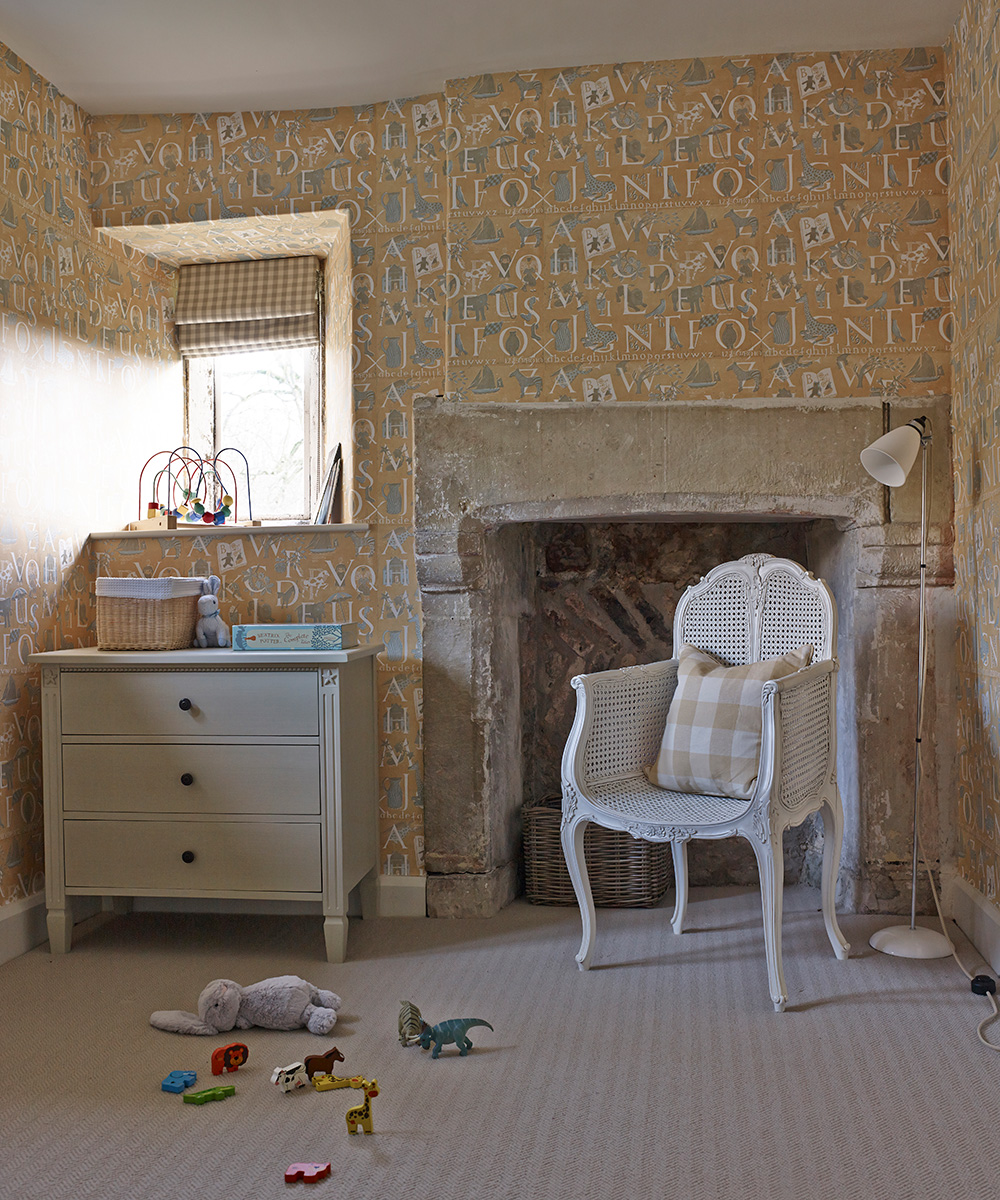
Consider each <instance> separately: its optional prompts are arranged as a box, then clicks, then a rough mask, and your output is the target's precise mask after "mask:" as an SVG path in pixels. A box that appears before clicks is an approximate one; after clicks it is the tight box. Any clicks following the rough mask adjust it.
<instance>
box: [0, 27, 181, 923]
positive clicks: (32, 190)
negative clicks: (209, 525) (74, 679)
mask: <svg viewBox="0 0 1000 1200" xmlns="http://www.w3.org/2000/svg"><path fill="white" fill-rule="evenodd" d="M88 125H89V117H88V116H87V114H86V113H85V112H83V110H82V109H80V108H79V107H78V106H77V105H76V104H74V103H73V102H72V101H71V100H70V99H68V98H67V97H66V96H64V95H63V94H62V93H61V92H60V91H59V90H58V88H56V87H54V86H53V85H52V84H51V83H49V82H48V80H46V79H44V78H43V77H42V76H41V75H39V74H38V73H37V72H36V71H34V70H33V69H32V68H31V67H30V66H29V65H28V64H27V63H25V62H23V61H22V60H21V59H19V58H18V57H17V55H15V54H14V53H13V52H11V51H10V50H8V49H7V47H6V46H3V45H0V906H2V905H7V904H11V903H14V902H17V901H23V900H26V899H28V898H29V897H31V896H32V895H33V894H35V893H36V892H38V891H39V890H40V889H41V887H42V885H43V879H44V876H43V870H44V867H43V862H42V857H43V846H42V791H41V755H40V741H41V722H40V717H39V682H38V672H37V669H36V668H33V667H32V666H31V664H30V663H29V662H28V656H29V655H30V654H32V653H34V652H35V651H36V650H53V649H59V648H62V647H67V646H75V645H92V644H93V641H94V634H93V606H92V600H91V592H92V590H93V588H92V578H93V563H92V560H91V557H90V554H89V552H88V549H87V546H86V538H87V534H88V532H89V531H90V530H91V529H95V528H101V526H102V525H107V524H108V523H109V522H115V523H118V521H119V518H120V515H121V511H122V505H123V496H131V495H132V494H133V488H134V479H135V475H134V473H133V464H134V463H135V461H136V459H137V457H138V456H139V455H141V453H142V450H143V448H144V447H145V446H146V445H148V443H149V440H150V439H151V438H152V439H157V438H161V437H164V436H167V435H166V433H165V432H164V431H165V430H168V429H169V430H175V429H176V428H177V427H178V421H179V420H180V413H181V408H180V402H181V392H180V374H179V365H178V364H177V361H176V354H175V352H174V350H173V348H172V346H171V344H170V342H169V340H168V339H167V338H166V336H165V334H166V329H167V324H168V312H169V306H170V304H171V303H172V299H171V298H172V291H173V281H172V272H170V271H167V270H164V269H162V268H161V267H160V266H158V264H157V263H156V262H154V261H153V260H147V259H146V258H145V257H144V256H143V255H142V254H138V253H135V252H132V251H129V250H126V249H124V248H122V247H121V246H102V245H98V244H97V243H96V241H95V240H94V237H93V233H92V229H91V217H90V155H89V149H88V133H89V130H88ZM138 461H139V462H141V461H142V460H141V458H138Z"/></svg>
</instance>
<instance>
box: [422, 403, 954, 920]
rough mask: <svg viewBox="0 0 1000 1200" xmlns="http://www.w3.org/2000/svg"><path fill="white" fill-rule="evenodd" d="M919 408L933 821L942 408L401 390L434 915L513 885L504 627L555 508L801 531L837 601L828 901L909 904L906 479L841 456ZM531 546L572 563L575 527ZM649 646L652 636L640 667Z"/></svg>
mask: <svg viewBox="0 0 1000 1200" xmlns="http://www.w3.org/2000/svg"><path fill="white" fill-rule="evenodd" d="M922 411H926V412H928V413H929V415H930V416H931V418H932V420H933V422H934V429H935V443H936V452H935V456H934V464H935V498H936V499H935V503H934V505H933V506H932V512H931V522H932V523H931V534H930V542H931V546H930V549H929V559H930V582H931V585H932V586H931V588H930V604H929V610H930V621H931V637H930V643H929V644H930V659H931V664H932V678H931V679H930V681H929V688H928V697H927V720H928V727H929V728H931V729H936V730H938V731H939V735H940V737H939V742H938V745H937V751H938V752H937V755H936V756H935V757H934V760H933V761H929V762H928V763H927V764H926V768H927V795H926V798H925V801H924V816H925V821H926V822H927V827H928V828H929V829H930V830H931V831H932V832H934V833H937V832H939V830H938V821H937V811H938V809H937V796H938V795H939V794H940V793H941V792H942V791H944V790H947V789H948V787H949V784H950V770H951V761H952V757H953V755H952V752H951V746H950V739H951V736H952V735H951V734H950V733H949V732H947V731H948V730H950V728H951V724H952V723H951V722H947V721H945V722H937V721H936V720H935V712H936V707H937V704H938V700H939V697H942V696H943V697H945V701H944V702H945V703H948V704H950V703H951V701H950V696H951V688H952V676H951V665H950V664H951V654H950V647H949V646H945V645H942V646H941V647H940V653H937V651H938V649H939V646H938V643H939V642H940V641H941V639H942V637H944V636H945V635H944V634H943V633H942V632H941V631H942V630H944V629H946V628H948V620H947V617H948V613H949V609H950V606H951V603H952V594H951V590H950V584H951V582H952V565H951V537H952V534H951V488H950V455H949V450H948V445H947V430H948V415H947V404H946V401H941V402H928V404H926V405H924V406H921V407H920V408H917V407H914V406H912V405H911V406H903V405H900V406H893V410H892V412H891V413H888V412H885V411H884V410H883V405H882V403H881V401H879V400H865V401H862V400H858V401H842V402H840V403H839V404H838V406H837V407H832V408H828V409H823V410H813V409H803V408H796V407H793V406H789V405H788V404H783V403H782V402H780V401H772V402H765V403H762V404H761V403H758V404H755V405H754V406H752V407H751V406H749V405H747V406H741V405H739V404H736V403H733V404H724V403H719V404H715V405H711V406H677V407H674V406H667V405H660V404H643V403H628V404H625V403H622V404H614V405H593V406H588V407H582V406H573V407H572V408H569V407H562V406H558V405H523V406H522V405H516V406H515V405H500V404H490V403H486V404H468V403H455V402H450V401H446V400H434V399H424V400H422V401H420V400H418V402H417V405H416V410H415V447H416V455H415V459H416V461H415V513H416V549H417V568H418V576H419V582H420V588H421V601H422V606H423V618H424V660H423V666H424V722H425V724H424V736H425V751H424V753H425V785H426V786H425V805H426V807H425V822H426V826H425V832H426V865H427V870H428V889H427V895H428V910H429V912H430V913H431V914H432V915H436V916H465V915H483V914H488V913H492V912H496V911H498V910H499V908H501V907H502V906H503V905H504V904H506V903H508V902H509V900H510V899H511V898H512V897H513V896H514V895H516V894H517V892H518V890H519V872H518V864H519V838H520V829H519V820H518V812H519V809H520V806H521V803H522V801H523V798H524V793H525V788H526V782H527V783H528V784H529V786H530V785H531V780H530V778H529V779H527V780H526V778H525V773H524V769H523V761H524V741H525V734H524V731H523V729H522V720H521V713H522V699H521V693H522V682H523V681H522V653H521V646H522V642H523V638H524V629H523V625H522V622H523V620H524V615H525V611H526V607H527V604H528V597H529V596H532V595H533V593H534V592H535V588H536V586H537V585H536V581H535V578H534V569H535V566H534V564H535V549H534V548H533V541H532V538H530V537H529V536H527V532H526V531H527V529H528V528H529V527H530V526H534V525H536V524H537V523H539V522H553V521H555V522H569V523H571V525H580V524H584V525H588V526H589V525H590V524H592V523H598V524H604V525H606V524H607V523H609V522H630V523H634V522H648V521H657V522H687V523H690V522H698V523H701V524H704V523H706V522H713V523H715V522H720V523H732V522H736V523H738V524H740V525H743V526H751V525H754V524H770V525H776V524H777V525H781V526H785V527H791V526H792V525H795V524H797V523H800V522H801V523H802V525H801V529H802V531H803V532H802V534H801V540H800V541H799V543H798V544H799V546H800V548H804V557H805V560H806V561H807V563H808V565H809V566H810V568H811V569H812V570H813V571H814V572H815V573H817V574H819V575H822V576H823V577H824V578H826V579H827V581H828V582H829V583H830V585H831V587H832V588H833V591H834V594H835V596H836V598H837V603H838V608H839V611H840V653H839V659H840V663H841V670H840V681H839V693H838V695H839V709H840V722H839V726H840V727H839V733H838V738H839V756H838V764H839V767H838V775H839V782H840V787H841V792H842V795H843V800H844V808H845V816H846V832H845V844H844V853H843V857H842V867H841V876H840V887H839V893H840V899H839V902H840V904H841V905H842V906H843V907H845V908H847V909H852V910H861V911H864V910H867V909H874V908H878V909H880V910H881V911H886V910H887V909H893V908H894V907H896V906H897V904H896V901H897V898H898V899H899V902H900V906H903V905H905V904H907V903H908V901H907V896H908V886H909V884H908V880H909V865H908V864H909V829H910V823H909V822H910V818H909V809H908V806H907V805H906V803H905V795H904V794H901V790H900V786H899V781H900V779H901V778H905V777H906V776H907V775H908V771H909V762H910V756H911V751H912V722H911V721H910V719H909V718H910V715H911V711H912V704H913V695H912V678H913V675H912V670H911V669H910V668H909V666H908V664H909V662H910V660H911V659H913V660H914V661H915V644H916V619H915V618H916V606H917V589H916V587H915V583H916V579H917V557H918V556H917V542H918V536H919V528H918V525H917V522H918V520H919V484H918V482H917V481H916V480H915V479H914V478H912V477H911V480H910V481H909V482H908V484H907V485H906V486H905V487H904V488H902V489H899V490H898V491H895V492H890V491H889V489H886V488H883V487H881V486H880V485H878V484H876V483H875V482H874V481H873V480H871V479H870V478H869V477H868V476H867V475H866V474H865V472H864V471H863V469H862V467H861V465H860V462H859V461H858V453H859V452H860V449H861V448H862V447H864V446H866V445H867V444H868V443H869V442H871V441H872V440H873V439H874V438H875V437H877V436H878V435H879V434H880V433H881V432H882V430H883V422H884V421H886V420H889V421H890V422H891V424H892V425H895V424H898V423H899V422H900V421H905V420H908V419H909V418H910V417H911V416H915V415H918V413H919V412H922ZM915 474H916V473H915ZM563 528H566V526H563ZM797 536H798V535H797ZM720 544H721V543H720ZM548 546H549V547H550V548H551V549H549V550H546V551H545V556H546V562H547V563H548V561H549V557H550V556H551V561H552V563H554V564H555V566H556V568H557V570H573V569H578V567H579V564H580V563H582V561H583V558H584V556H585V555H586V554H587V553H588V550H587V548H586V546H585V545H584V544H583V542H581V541H580V539H579V537H577V538H576V541H575V542H574V540H573V537H568V538H567V536H565V535H557V536H554V537H552V538H550V539H549V541H548ZM793 557H794V555H793ZM529 582H530V586H529ZM654 641H655V639H654ZM629 652H630V653H632V651H631V650H630V651H629ZM657 657H661V651H660V648H659V647H657V646H656V645H651V646H650V649H649V653H648V655H647V656H646V661H651V660H653V659H654V658H657ZM632 661H635V658H634V657H633V658H632ZM935 662H937V663H939V664H940V666H939V668H938V670H937V671H934V670H933V665H934V663H935ZM602 665H604V664H602ZM587 669H597V668H596V667H595V666H594V665H592V664H588V668H587ZM945 739H947V740H945Z"/></svg>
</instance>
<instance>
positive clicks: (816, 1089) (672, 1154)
mask: <svg viewBox="0 0 1000 1200" xmlns="http://www.w3.org/2000/svg"><path fill="white" fill-rule="evenodd" d="M817 910H818V899H817V896H816V895H815V894H814V893H812V892H810V891H807V890H798V889H795V890H791V891H789V892H788V893H787V896H786V912H785V973H786V978H787V982H788V986H789V990H790V999H789V1009H788V1011H787V1012H785V1013H784V1014H777V1013H774V1012H773V1011H772V1008H771V1003H770V1000H769V999H768V995H767V984H766V973H765V968H764V954H763V944H762V933H761V919H760V910H759V902H758V898H757V895H756V893H754V892H740V891H733V890H729V891H711V892H701V893H699V892H697V891H696V892H695V893H694V895H693V899H692V904H691V908H690V932H687V933H685V934H684V935H683V936H681V937H679V938H678V937H674V936H673V935H672V934H671V933H670V930H669V926H668V924H667V917H668V915H669V913H668V911H660V910H653V911H645V910H632V911H611V910H602V911H600V912H599V913H598V927H597V928H598V941H597V951H596V956H595V967H594V969H593V970H591V971H590V972H589V973H586V974H582V973H580V972H579V971H578V970H577V969H576V965H575V963H574V961H573V954H574V952H575V950H576V948H577V944H578V939H579V919H578V917H577V914H576V912H575V910H568V909H552V908H534V907H531V906H529V905H527V904H524V903H523V902H519V903H517V904H515V905H513V906H511V907H510V908H509V909H507V910H505V911H504V912H503V913H502V914H501V915H500V916H499V917H497V918H495V919H494V920H492V921H486V920H483V921H479V920H476V921H417V920H413V921H409V920H378V921H368V922H361V921H358V922H353V923H352V930H351V940H350V946H349V954H350V956H351V959H350V961H349V962H347V963H345V964H343V965H340V966H335V965H331V964H328V963H326V962H325V961H324V960H323V956H322V940H321V935H320V922H319V920H318V919H316V918H311V917H294V918H283V917H218V916H207V917H193V916H187V915H183V916H176V915H171V916H159V915H155V916H154V915H150V914H143V915H134V916H130V917H122V918H116V919H114V920H111V921H108V922H107V923H106V924H103V925H100V926H99V927H97V928H94V929H92V930H91V931H89V932H88V933H87V934H86V936H83V937H81V938H80V939H79V940H78V943H77V945H76V947H75V948H74V950H73V952H72V953H71V954H69V955H67V956H64V957H52V956H51V955H50V954H49V953H48V948H47V947H41V948H39V949H37V950H34V951H32V952H31V953H29V954H26V955H24V956H22V957H21V958H19V959H15V960H14V961H12V962H10V963H8V964H6V965H5V966H3V967H0V1018H2V1023H0V1079H2V1088H0V1197H2V1198H3V1200H8V1198H16V1200H29V1198H31V1200H48V1198H50V1197H52V1198H55V1197H68V1198H71V1200H84V1198H85V1197H87V1198H89V1197H95V1198H98V1200H119V1198H122V1200H126V1198H127V1200H147V1198H148V1200H161V1198H162V1200H189V1198H190V1200H195V1198H196V1197H197V1198H198V1200H215V1198H219V1200H222V1198H225V1200H251V1198H252V1200H268V1198H269V1197H277V1196H287V1195H289V1194H291V1193H292V1192H296V1194H297V1191H302V1190H303V1189H304V1191H305V1195H306V1196H307V1197H309V1198H311V1197H313V1196H315V1197H317V1198H321V1197H323V1196H331V1197H332V1196H337V1197H344V1198H345V1200H346V1198H351V1200H355V1198H356V1200H363V1198H364V1197H378V1198H380V1200H403V1198H404V1197H405V1198H407V1200H453V1198H455V1200H458V1198H466V1197H485V1198H488V1200H506V1198H515V1197H516V1198H520V1197H531V1198H532V1200H535V1198H547V1197H584V1198H587V1200H590V1198H594V1200H597V1198H600V1200H617V1198H619V1197H622V1198H624V1197H629V1198H631V1197H657V1198H658V1197H664V1198H667V1197H671V1198H673V1197H677V1198H679V1200H709V1198H713V1200H714V1198H715V1197H726V1198H727V1200H785V1198H788V1200H827V1198H830V1200H833V1198H837V1200H848V1198H852V1197H859V1198H861V1197H864V1198H865V1200H869V1198H870V1200H883V1198H885V1200H889V1198H891V1200H936V1198H937V1197H941V1198H942V1200H944V1198H948V1200H951V1198H953V1197H962V1196H974V1195H986V1194H992V1192H993V1190H994V1188H995V1185H996V1181H997V1179H998V1178H1000V1137H998V1136H997V1117H996V1095H997V1086H998V1083H1000V1055H996V1054H990V1053H989V1052H988V1051H986V1050H984V1049H982V1047H980V1045H979V1043H978V1042H977V1041H976V1039H975V1034H974V1027H975V1024H976V1022H977V1021H979V1020H980V1019H981V1018H982V1017H983V1016H985V1015H986V1014H987V1012H988V1009H987V1008H986V1007H985V1006H984V1004H983V1002H982V1000H981V999H980V998H978V997H974V996H972V995H971V994H970V993H969V991H968V984H967V982H966V980H965V979H964V977H962V976H961V975H960V973H959V972H958V970H957V968H956V967H955V966H954V964H953V963H952V962H951V960H940V961H937V962H931V963H926V962H924V963H913V962H907V961H903V960H897V959H889V958H886V957H884V956H882V955H878V954H876V953H875V951H873V950H871V949H870V948H869V947H868V945H867V939H868V936H869V935H870V933H871V932H872V931H873V930H874V929H875V928H877V927H878V926H879V925H880V924H884V923H885V922H884V920H879V919H877V918H872V917H846V918H844V919H843V927H844V931H845V933H846V935H847V936H848V938H849V939H850V941H851V942H852V945H853V948H854V949H853V956H852V958H851V959H850V960H849V961H847V962H844V963H841V962H838V961H837V960H836V959H835V958H834V957H833V954H832V953H831V951H830V948H829V944H828V942H827V940H826V936H825V933H824V931H823V924H822V919H821V917H820V915H819V913H818V911H817ZM959 939H960V942H961V945H962V946H963V947H964V949H965V951H966V956H967V959H968V961H969V963H970V965H972V964H978V965H979V969H982V964H981V963H980V962H979V960H978V959H977V958H976V957H975V956H974V954H973V952H972V951H971V950H970V949H969V947H968V943H966V942H965V941H964V939H961V937H960V935H959ZM286 972H293V973H295V972H297V973H298V974H301V975H302V976H304V977H305V978H307V979H311V980H312V981H313V982H315V983H318V984H321V985H323V986H327V987H330V988H332V989H333V990H334V991H337V992H339V993H340V994H341V995H342V996H343V997H344V1009H343V1012H342V1016H341V1020H340V1022H339V1023H338V1026H337V1029H336V1030H335V1031H334V1034H333V1035H332V1038H315V1037H313V1036H312V1035H311V1034H309V1033H307V1032H305V1031H297V1032H292V1033H276V1032H269V1031H264V1030H250V1031H249V1032H247V1033H245V1034H240V1035H239V1036H240V1038H241V1040H245V1041H246V1042H247V1044H248V1045H249V1047H250V1059H249V1062H248V1064H247V1065H246V1066H245V1067H244V1068H243V1069H242V1070H240V1072H239V1073H238V1075H236V1076H234V1077H230V1079H231V1081H233V1082H235V1084H236V1095H235V1096H234V1097H233V1098H231V1099H229V1100H226V1101H223V1102H222V1103H214V1104H209V1105H205V1106H204V1107H197V1106H193V1105H185V1104H183V1103H181V1100H180V1098H179V1097H178V1096H172V1095H169V1094H166V1093H163V1092H161V1091H160V1088H159V1083H160V1080H161V1079H162V1078H163V1076H164V1075H165V1074H166V1073H167V1072H168V1071H170V1070H173V1069H179V1068H193V1069H196V1070H197V1071H198V1084H197V1086H199V1087H201V1086H209V1085H211V1084H212V1083H213V1082H218V1081H217V1080H213V1078H212V1076H211V1074H210V1068H209V1056H210V1054H211V1051H212V1049H213V1048H214V1046H215V1045H217V1044H222V1043H223V1042H225V1041H228V1040H232V1038H225V1037H220V1038H219V1039H217V1040H216V1039H213V1038H185V1037H180V1036H178V1035H173V1034H166V1033H162V1032H159V1031H157V1030H154V1029H152V1028H150V1026H149V1025H148V1024H147V1018H148V1014H149V1013H150V1011H152V1010H153V1009H155V1008H173V1007H177V1008H192V1007H193V1006H194V1002H195V1000H196V997H197V994H198V992H199V990H200V989H201V987H202V986H203V985H204V984H205V983H206V982H207V981H208V980H209V979H211V978H214V977H216V976H229V977H232V978H235V979H237V980H238V981H240V982H242V983H251V982H253V981H255V980H257V979H261V978H264V977H266V976H268V975H275V974H282V973H286ZM401 999H412V1000H413V1001H414V1002H415V1003H416V1004H418V1005H419V1006H420V1008H421V1009H422V1011H423V1013H424V1015H425V1016H426V1017H428V1018H429V1019H430V1020H432V1021H434V1020H440V1019H444V1018H447V1017H456V1016H476V1017H483V1018H485V1019H486V1020H489V1021H490V1022H491V1023H492V1024H493V1025H494V1027H495V1030H496V1032H495V1033H490V1031H489V1030H488V1029H478V1030H475V1031H473V1033H472V1036H473V1040H474V1042H475V1049H474V1050H473V1052H472V1053H471V1054H470V1055H469V1056H468V1057H467V1058H459V1057H457V1055H455V1052H454V1049H453V1048H452V1049H450V1050H448V1051H445V1053H444V1054H443V1055H442V1057H441V1058H440V1059H438V1060H437V1061H436V1062H435V1061H432V1060H431V1058H430V1055H429V1054H426V1053H424V1052H422V1051H420V1050H419V1049H417V1048H412V1049H403V1048H402V1047H401V1046H400V1045H399V1044H398V1042H397V1040H396V1015H397V1012H398V1007H399V1001H400V1000H401ZM995 1035H996V1030H994V1036H995ZM331 1041H334V1042H336V1044H337V1045H338V1046H339V1047H340V1049H341V1050H342V1052H343V1054H344V1056H345V1060H346V1061H345V1063H344V1064H343V1070H344V1072H345V1073H354V1072H361V1073H363V1074H365V1075H367V1076H368V1077H369V1078H370V1077H371V1076H376V1077H377V1078H378V1080H379V1084H380V1086H381V1089H382V1092H381V1095H380V1096H379V1097H378V1098H377V1099H376V1100H375V1102H374V1121H375V1133H374V1135H372V1136H370V1137H369V1136H360V1135H359V1136H356V1137H348V1135H347V1132H346V1125H345V1122H344V1113H345V1111H346V1109H347V1108H348V1107H349V1105H350V1104H354V1103H357V1102H358V1100H359V1099H360V1094H359V1093H357V1092H347V1091H334V1092H326V1093H315V1092H312V1091H310V1092H308V1093H307V1092H304V1091H303V1092H298V1093H293V1094H290V1095H283V1094H282V1093H280V1092H279V1091H278V1089H277V1088H275V1087H274V1086H273V1085H272V1084H271V1083H270V1081H269V1076H270V1072H271V1069H272V1068H273V1067H275V1066H278V1065H283V1064H285V1063H287V1062H290V1061H292V1060H294V1059H296V1058H301V1057H302V1056H303V1055H305V1054H307V1053H315V1052H317V1051H320V1050H323V1049H326V1047H327V1046H328V1045H329V1044H330V1042H331ZM325 1159H330V1160H331V1161H332V1163H333V1174H332V1176H331V1178H329V1179H326V1180H323V1181H322V1182H320V1183H317V1184H314V1185H312V1184H310V1185H306V1184H303V1183H299V1184H295V1185H286V1184H285V1183H284V1170H285V1168H286V1167H287V1166H288V1164H289V1163H292V1162H297V1161H310V1160H315V1161H321V1160H325Z"/></svg>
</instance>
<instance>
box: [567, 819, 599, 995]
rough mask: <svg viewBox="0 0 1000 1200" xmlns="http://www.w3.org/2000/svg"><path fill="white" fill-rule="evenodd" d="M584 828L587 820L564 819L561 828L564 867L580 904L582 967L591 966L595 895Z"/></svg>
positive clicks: (579, 955)
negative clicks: (592, 888) (585, 850)
mask: <svg viewBox="0 0 1000 1200" xmlns="http://www.w3.org/2000/svg"><path fill="white" fill-rule="evenodd" d="M586 832H587V820H586V818H581V819H579V820H577V821H572V822H569V821H568V822H564V823H563V827H562V830H561V832H560V838H561V840H562V849H563V855H564V857H565V859H566V867H567V869H568V870H569V877H570V880H571V882H572V884H573V891H574V892H575V893H576V902H577V904H579V906H580V919H581V920H582V922H583V938H582V940H581V942H580V950H579V953H578V954H577V956H576V961H577V962H578V963H579V965H580V970H581V971H586V970H588V968H589V967H590V955H591V952H592V951H593V948H594V921H595V913H594V896H593V893H592V892H591V890H590V876H589V875H588V874H587V859H586V857H585V856H584V852H583V838H584V834H585V833H586Z"/></svg>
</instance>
